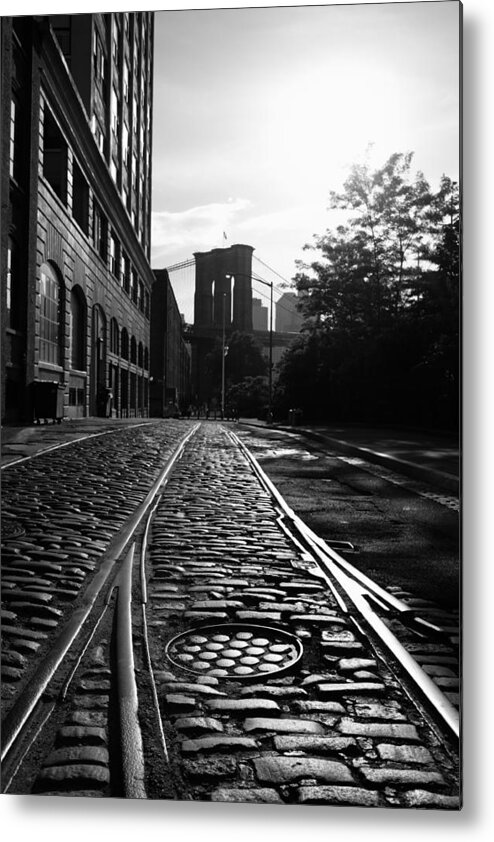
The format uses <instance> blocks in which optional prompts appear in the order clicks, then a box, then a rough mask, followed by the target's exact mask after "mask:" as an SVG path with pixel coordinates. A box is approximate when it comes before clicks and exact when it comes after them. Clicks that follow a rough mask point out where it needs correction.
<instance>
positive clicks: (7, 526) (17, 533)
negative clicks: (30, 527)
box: [2, 520, 26, 541]
mask: <svg viewBox="0 0 494 842" xmlns="http://www.w3.org/2000/svg"><path fill="white" fill-rule="evenodd" d="M25 534H26V530H25V529H24V527H23V526H21V525H20V524H19V523H15V521H13V520H3V521H2V541H9V540H10V539H11V538H20V537H21V535H25Z"/></svg>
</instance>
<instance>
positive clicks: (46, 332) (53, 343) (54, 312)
mask: <svg viewBox="0 0 494 842" xmlns="http://www.w3.org/2000/svg"><path fill="white" fill-rule="evenodd" d="M39 305H40V307H39V309H40V316H39V358H40V360H43V361H44V362H48V363H54V364H55V365H61V361H62V353H61V350H62V343H61V340H62V331H61V328H60V323H61V319H60V315H61V287H60V282H59V280H58V277H57V275H56V274H55V271H54V270H53V269H52V267H51V266H49V265H48V264H47V263H43V265H42V267H41V280H40V302H39Z"/></svg>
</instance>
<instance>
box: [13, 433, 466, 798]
mask: <svg viewBox="0 0 494 842" xmlns="http://www.w3.org/2000/svg"><path fill="white" fill-rule="evenodd" d="M191 427H192V423H191V424H188V423H187V422H184V421H180V422H173V421H167V422H157V423H156V424H151V425H146V426H145V427H140V428H133V429H130V428H129V429H122V430H119V431H118V432H117V433H115V434H112V435H109V436H104V437H101V438H95V439H92V440H90V441H85V442H84V441H81V442H78V443H76V444H72V445H70V446H68V447H66V448H64V449H62V450H60V451H53V452H52V453H50V454H46V455H42V456H39V457H38V458H36V459H35V460H32V461H30V462H29V463H21V464H19V465H18V466H15V467H11V468H9V469H8V470H7V471H5V472H4V473H3V482H2V485H3V492H2V498H3V503H2V510H3V518H2V562H3V563H2V626H3V628H2V644H3V652H2V679H3V680H2V709H3V713H5V711H6V710H8V708H9V706H10V705H11V704H12V702H13V700H14V699H15V698H16V696H17V694H18V693H19V690H20V689H21V688H22V687H23V686H25V684H26V683H27V681H28V680H29V676H30V675H31V674H32V671H33V669H34V667H35V665H36V663H37V662H38V661H39V659H41V658H42V657H43V655H44V654H45V653H46V652H47V651H48V650H49V647H50V645H51V641H52V640H53V637H54V635H56V633H57V631H58V630H59V628H60V626H61V624H62V622H63V621H64V620H66V619H67V618H68V617H69V616H70V614H71V612H72V611H73V610H74V608H75V607H76V606H77V604H78V599H80V596H81V594H82V592H83V590H84V586H85V584H86V583H87V582H88V581H90V579H91V577H92V575H93V574H94V572H95V571H96V570H97V569H98V564H99V562H100V559H101V556H102V554H103V553H104V552H105V550H106V549H107V548H108V546H109V544H110V542H111V540H112V538H113V537H114V536H115V534H116V533H117V532H118V530H119V529H120V527H121V525H122V524H123V523H124V522H125V521H126V520H127V519H128V518H129V517H130V516H131V514H132V512H133V511H134V509H135V507H136V505H138V504H139V503H141V502H142V500H143V499H144V498H145V496H146V494H147V491H148V490H149V487H150V484H151V482H152V481H153V480H154V479H155V478H156V477H157V476H158V475H159V472H160V468H161V467H162V466H163V463H164V461H165V460H166V459H167V458H168V456H169V455H170V454H171V452H172V451H173V449H174V448H175V446H176V444H177V443H178V441H179V440H180V439H181V437H182V436H183V434H184V433H185V432H187V431H188V430H190V429H191ZM278 514H279V513H278V512H277V510H276V509H275V508H274V506H273V503H272V500H271V498H270V497H269V495H268V494H267V493H266V491H265V490H264V489H263V488H262V487H261V485H260V483H259V481H258V479H257V477H256V476H255V474H254V473H253V471H252V469H251V467H250V465H249V464H248V462H247V461H246V460H245V458H244V456H243V455H242V453H241V452H240V450H239V448H238V447H237V446H236V445H235V444H234V443H233V442H232V440H231V439H230V438H229V436H228V434H227V432H226V430H224V429H223V428H222V427H221V426H220V425H219V424H214V423H205V424H204V423H203V424H202V426H201V428H200V430H199V432H198V433H197V434H196V435H195V436H194V437H193V439H192V440H191V441H190V443H189V444H188V445H187V447H186V450H185V452H184V455H183V457H182V459H181V460H180V461H179V462H178V463H177V464H176V466H175V468H174V471H173V473H172V474H171V476H170V479H169V480H168V482H167V484H166V485H165V486H164V487H163V492H162V494H161V497H160V501H159V505H158V508H157V510H156V513H155V517H154V520H153V524H152V529H151V531H150V537H149V547H148V554H147V561H146V572H147V579H148V603H147V624H148V629H149V636H150V639H149V645H150V653H151V659H152V663H153V668H154V672H155V680H156V685H157V691H158V699H159V706H160V710H161V715H162V721H163V727H164V730H165V735H166V741H167V746H168V751H169V764H168V765H167V764H164V765H163V764H162V763H161V762H160V763H158V762H156V767H154V765H153V763H154V761H153V760H149V758H156V757H157V749H156V744H157V737H156V723H155V721H154V718H153V714H152V711H151V708H150V707H149V708H148V707H147V701H148V700H149V695H147V696H146V694H145V692H144V691H145V688H146V686H147V682H148V677H147V675H146V668H145V664H144V660H143V658H142V655H141V656H139V657H138V669H137V673H138V677H139V684H140V691H141V694H142V696H141V703H140V717H141V723H142V726H143V734H144V743H145V748H146V756H147V758H148V761H147V779H146V785H147V793H148V797H150V798H175V799H180V800H212V801H235V802H242V801H243V802H245V801H251V802H263V803H277V804H280V803H281V804H332V805H347V806H367V807H373V806H381V807H419V808H436V809H457V808H458V806H459V786H458V758H457V757H456V756H455V754H454V752H451V751H450V750H449V748H448V746H447V745H445V743H444V741H443V740H442V739H441V738H440V737H439V736H437V735H436V734H435V732H434V731H433V730H432V729H431V727H430V726H429V724H428V723H427V721H426V720H425V719H424V718H423V716H422V714H421V713H420V712H419V710H418V709H416V708H415V707H414V706H413V705H412V703H411V702H410V700H409V697H408V695H406V693H405V692H404V691H403V690H402V689H401V687H400V684H399V681H398V680H397V678H396V677H395V676H394V675H393V674H392V673H391V672H390V671H389V669H388V668H387V667H386V665H385V664H384V662H383V661H382V659H381V658H380V657H379V654H376V652H375V651H374V650H373V649H372V648H371V647H370V646H369V643H368V641H367V640H366V639H365V637H364V636H363V635H362V634H361V632H360V631H359V629H358V628H357V626H355V625H354V624H352V621H351V620H350V619H349V618H348V616H345V615H342V614H341V612H340V610H339V608H338V606H337V604H336V603H335V600H334V598H333V597H332V595H331V593H330V592H329V591H327V590H326V589H325V588H324V587H323V586H322V585H321V584H320V583H319V582H318V581H317V580H316V579H314V578H312V577H311V576H310V575H309V574H308V573H307V570H306V561H304V560H303V559H302V556H301V553H300V551H299V549H298V548H297V547H296V546H295V545H294V544H293V543H292V542H291V541H290V540H289V538H288V537H287V536H286V535H285V533H284V532H283V531H282V529H281V528H280V526H279V523H278V522H277V518H278ZM16 531H17V532H20V531H22V532H23V534H17V535H16ZM135 622H136V627H135V639H136V640H137V639H140V635H141V634H142V628H141V626H140V619H139V611H138V610H137V608H136V609H135ZM106 631H108V630H106ZM110 648H111V647H110V645H109V638H108V637H104V638H103V639H102V640H100V642H99V643H98V644H96V643H95V645H94V646H93V648H92V649H91V651H90V652H89V654H88V658H87V660H86V663H85V665H84V670H83V671H82V673H81V674H80V675H79V676H78V677H77V681H76V685H75V695H74V696H73V699H72V704H73V709H72V711H71V713H70V715H69V716H68V718H67V719H66V720H65V721H61V726H60V728H59V731H58V734H57V740H56V741H55V743H54V744H53V747H52V750H51V753H50V754H49V756H48V758H47V760H46V762H45V764H44V767H43V769H42V771H41V774H40V775H39V776H38V779H37V781H36V783H35V787H34V791H39V792H44V793H46V794H49V793H52V792H55V791H59V789H57V787H58V785H59V784H60V785H61V787H62V789H63V790H64V792H65V794H74V792H75V791H76V790H77V791H78V793H77V794H84V795H100V796H101V795H102V796H103V797H104V796H105V795H110V794H113V792H114V787H112V785H111V774H110V768H111V764H110V759H109V753H108V749H109V743H110V742H111V740H109V736H108V734H109V731H108V721H109V716H108V705H109V695H110V682H111V672H110V668H109V663H110ZM137 651H140V650H139V647H138V648H137ZM278 670H280V671H279V672H278ZM158 766H159V767H160V768H163V774H158V773H157V770H158ZM26 791H30V790H26Z"/></svg>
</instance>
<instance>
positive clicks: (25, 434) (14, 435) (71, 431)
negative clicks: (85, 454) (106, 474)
mask: <svg viewBox="0 0 494 842" xmlns="http://www.w3.org/2000/svg"><path fill="white" fill-rule="evenodd" d="M153 421H156V418H77V419H74V420H71V419H68V418H65V419H64V420H63V421H62V423H61V424H31V425H28V426H25V427H23V426H21V425H19V426H16V425H8V424H6V425H2V428H1V465H2V467H4V466H5V465H8V464H10V463H11V462H15V461H17V460H18V459H23V458H25V457H27V456H33V455H34V454H35V453H38V452H39V451H41V450H45V449H47V448H50V447H57V446H58V445H60V444H65V443H67V442H70V441H75V440H76V439H78V438H81V437H82V436H90V435H97V434H98V433H104V432H109V431H110V430H115V429H119V428H120V427H128V426H136V425H137V424H149V423H151V422H153Z"/></svg>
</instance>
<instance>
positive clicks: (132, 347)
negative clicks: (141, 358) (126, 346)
mask: <svg viewBox="0 0 494 842" xmlns="http://www.w3.org/2000/svg"><path fill="white" fill-rule="evenodd" d="M130 361H131V363H136V362H137V345H136V339H135V336H133V337H132V338H131V340H130Z"/></svg>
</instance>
